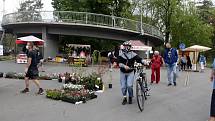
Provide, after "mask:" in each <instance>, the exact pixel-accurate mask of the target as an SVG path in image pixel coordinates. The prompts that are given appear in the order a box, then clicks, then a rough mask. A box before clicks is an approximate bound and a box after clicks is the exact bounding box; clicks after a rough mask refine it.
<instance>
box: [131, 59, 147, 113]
mask: <svg viewBox="0 0 215 121" xmlns="http://www.w3.org/2000/svg"><path fill="white" fill-rule="evenodd" d="M134 69H135V73H138V77H137V78H136V98H137V104H138V107H139V109H140V111H141V112H142V111H143V110H144V103H145V100H147V96H149V95H148V91H149V89H148V84H147V78H146V73H145V72H144V67H143V65H142V64H140V63H135V64H134Z"/></svg>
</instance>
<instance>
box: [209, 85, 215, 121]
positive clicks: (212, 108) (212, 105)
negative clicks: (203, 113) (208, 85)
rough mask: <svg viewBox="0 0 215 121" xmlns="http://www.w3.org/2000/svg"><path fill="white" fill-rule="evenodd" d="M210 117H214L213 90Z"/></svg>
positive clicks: (214, 99) (214, 98) (214, 93)
mask: <svg viewBox="0 0 215 121" xmlns="http://www.w3.org/2000/svg"><path fill="white" fill-rule="evenodd" d="M210 116H211V117H215V89H213V93H212V96H211V113H210Z"/></svg>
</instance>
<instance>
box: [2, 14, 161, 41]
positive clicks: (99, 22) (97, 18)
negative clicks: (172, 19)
mask: <svg viewBox="0 0 215 121" xmlns="http://www.w3.org/2000/svg"><path fill="white" fill-rule="evenodd" d="M26 22H27V23H30V22H42V23H77V24H86V25H94V26H101V27H111V28H116V29H122V30H129V31H133V32H138V33H140V34H143V35H144V34H148V35H151V36H154V37H157V38H159V39H163V34H162V33H161V32H160V31H159V30H158V28H156V27H154V26H152V25H148V24H145V23H143V25H142V28H143V32H144V33H141V23H140V21H135V20H131V19H126V18H121V17H116V16H110V15H104V14H95V13H87V12H73V11H38V12H29V11H25V12H16V13H10V14H6V15H4V16H3V20H2V25H7V24H16V23H26Z"/></svg>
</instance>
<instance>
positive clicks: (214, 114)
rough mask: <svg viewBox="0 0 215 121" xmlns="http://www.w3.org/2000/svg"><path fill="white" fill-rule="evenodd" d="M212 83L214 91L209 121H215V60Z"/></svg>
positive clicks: (214, 62)
mask: <svg viewBox="0 0 215 121" xmlns="http://www.w3.org/2000/svg"><path fill="white" fill-rule="evenodd" d="M210 79H211V82H213V91H212V96H211V109H210V118H209V121H215V58H214V61H213V64H212V71H211V77H210Z"/></svg>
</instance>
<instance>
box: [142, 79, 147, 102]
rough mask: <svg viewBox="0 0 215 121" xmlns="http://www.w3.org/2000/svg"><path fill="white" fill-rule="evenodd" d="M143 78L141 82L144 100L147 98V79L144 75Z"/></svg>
mask: <svg viewBox="0 0 215 121" xmlns="http://www.w3.org/2000/svg"><path fill="white" fill-rule="evenodd" d="M142 79H143V80H142V84H143V89H142V90H143V95H144V97H145V100H147V91H148V84H147V79H146V77H143V78H142Z"/></svg>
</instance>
